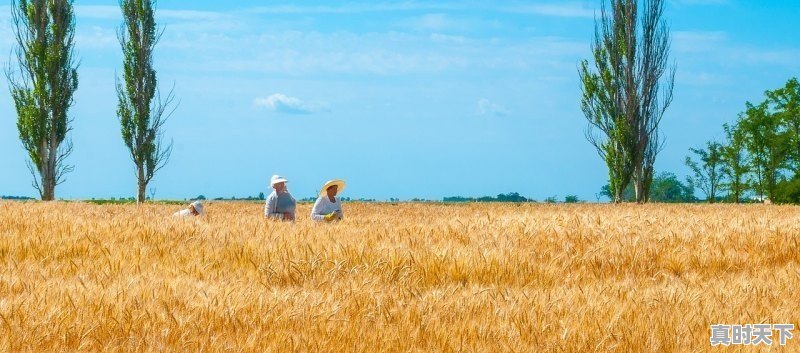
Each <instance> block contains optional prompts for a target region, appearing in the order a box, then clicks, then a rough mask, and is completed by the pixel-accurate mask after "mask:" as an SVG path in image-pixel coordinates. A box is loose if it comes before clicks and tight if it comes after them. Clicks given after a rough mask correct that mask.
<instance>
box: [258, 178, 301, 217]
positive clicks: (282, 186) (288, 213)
mask: <svg viewBox="0 0 800 353" xmlns="http://www.w3.org/2000/svg"><path fill="white" fill-rule="evenodd" d="M287 182H288V180H286V178H284V177H282V176H280V175H273V176H272V178H271V179H270V181H269V185H270V186H271V187H272V189H273V190H272V193H271V194H269V196H267V202H266V204H265V205H264V217H267V218H272V219H279V220H284V221H294V211H295V209H296V208H297V201H296V200H295V199H294V197H292V194H290V193H289V189H288V188H287V187H286V183H287Z"/></svg>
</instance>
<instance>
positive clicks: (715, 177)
mask: <svg viewBox="0 0 800 353" xmlns="http://www.w3.org/2000/svg"><path fill="white" fill-rule="evenodd" d="M722 149H723V147H722V145H721V144H719V143H717V142H713V141H710V142H707V143H706V148H705V149H703V148H690V149H689V150H690V151H691V152H692V153H694V154H695V156H697V158H698V161H695V160H694V159H692V158H691V157H689V156H687V157H686V165H687V166H688V167H689V168H690V169H691V170H692V172H693V173H694V175H693V176H690V177H689V178H688V183H689V185H694V186H696V187H698V188H700V190H702V191H703V193H704V194H705V195H706V200H708V202H710V203H714V202H715V201H716V199H717V193H718V192H719V188H720V185H721V184H722V178H723V176H724V170H723V163H722Z"/></svg>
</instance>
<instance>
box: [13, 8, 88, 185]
mask: <svg viewBox="0 0 800 353" xmlns="http://www.w3.org/2000/svg"><path fill="white" fill-rule="evenodd" d="M11 18H12V22H13V27H14V34H15V38H16V42H17V47H16V48H15V54H16V55H15V56H16V59H17V60H16V61H17V64H18V72H17V70H14V69H13V68H12V67H11V66H9V68H8V69H7V70H6V77H7V78H8V81H9V86H10V90H11V97H12V99H13V100H14V107H15V108H16V111H17V129H18V130H19V137H20V140H21V141H22V146H23V147H24V148H25V150H26V151H27V152H28V157H29V158H30V161H28V169H29V170H30V171H31V174H32V175H33V177H34V181H33V187H34V188H36V190H38V191H39V196H40V197H41V198H42V200H45V201H50V200H54V199H55V188H56V186H57V185H59V184H61V183H63V182H64V181H65V179H64V178H65V176H66V174H67V173H69V172H71V171H72V170H73V167H72V166H70V165H67V164H66V158H67V157H68V156H69V155H70V153H71V152H72V143H71V141H70V140H68V139H67V133H68V132H69V131H70V130H72V126H71V125H72V124H71V123H72V120H71V119H70V118H69V114H68V112H69V108H70V107H71V106H72V103H73V95H74V93H75V91H76V90H77V89H78V72H77V64H76V63H75V59H74V46H75V45H74V44H75V43H74V37H75V13H74V11H73V7H72V1H71V0H12V1H11Z"/></svg>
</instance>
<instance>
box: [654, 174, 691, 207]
mask: <svg viewBox="0 0 800 353" xmlns="http://www.w3.org/2000/svg"><path fill="white" fill-rule="evenodd" d="M650 200H652V201H654V202H667V203H675V202H681V203H684V202H695V201H697V198H696V197H694V186H693V185H691V184H684V183H682V182H681V181H680V180H678V177H677V176H675V174H673V173H669V172H663V173H661V174H659V175H658V176H656V177H655V178H653V186H652V188H651V189H650Z"/></svg>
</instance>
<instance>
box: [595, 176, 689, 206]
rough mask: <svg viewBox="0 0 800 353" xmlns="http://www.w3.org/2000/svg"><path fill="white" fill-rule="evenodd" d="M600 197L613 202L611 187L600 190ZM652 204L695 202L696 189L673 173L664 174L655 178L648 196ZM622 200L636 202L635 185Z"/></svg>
mask: <svg viewBox="0 0 800 353" xmlns="http://www.w3.org/2000/svg"><path fill="white" fill-rule="evenodd" d="M600 195H602V196H605V197H608V198H609V199H611V200H613V199H612V198H611V195H610V191H609V186H608V185H605V186H603V187H602V188H601V189H600ZM648 196H649V199H650V201H651V202H665V203H676V202H695V201H697V198H695V197H694V187H693V186H692V185H691V184H688V183H687V184H684V183H682V182H681V181H680V180H678V177H677V176H675V174H673V173H669V172H663V173H661V174H659V175H656V176H655V177H654V178H653V183H652V185H651V186H650V194H649V195H648ZM622 200H623V201H625V202H635V201H636V194H635V192H634V190H633V184H632V183H631V184H628V186H627V187H626V188H625V189H624V192H623V197H622Z"/></svg>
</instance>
